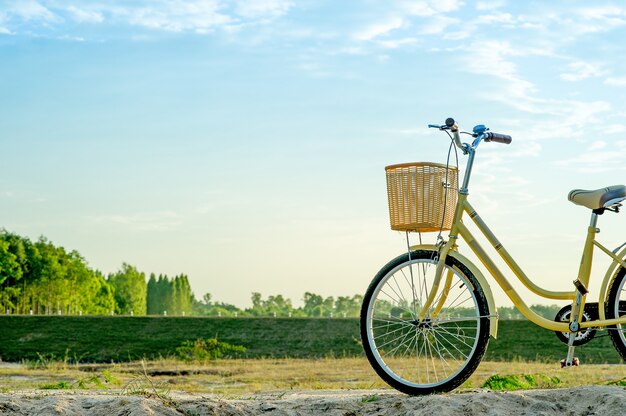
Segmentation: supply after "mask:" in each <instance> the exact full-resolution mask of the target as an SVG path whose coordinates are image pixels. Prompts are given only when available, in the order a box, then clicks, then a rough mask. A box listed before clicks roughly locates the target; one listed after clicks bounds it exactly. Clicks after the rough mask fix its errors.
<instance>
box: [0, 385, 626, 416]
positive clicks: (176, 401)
mask: <svg viewBox="0 0 626 416" xmlns="http://www.w3.org/2000/svg"><path fill="white" fill-rule="evenodd" d="M0 415H7V416H8V415H12V416H13V415H89V416H105V415H106V416H109V415H133V416H134V415H199V416H200V415H225V416H230V415H233V416H234V415H271V416H273V415H294V416H295V415H325V416H335V415H337V416H339V415H341V416H356V415H384V416H392V415H459V416H461V415H463V416H470V415H498V416H500V415H572V416H574V415H615V416H617V415H626V388H625V387H617V386H616V387H612V386H587V387H575V388H568V389H553V390H520V391H514V392H493V391H488V390H471V391H463V392H459V393H451V394H445V395H433V396H423V397H410V396H406V395H404V394H401V393H396V392H392V391H390V390H368V391H364V390H341V391H329V390H319V391H283V392H272V393H262V394H255V395H248V396H241V397H238V398H236V399H233V398H229V399H225V398H221V397H219V396H216V395H201V394H188V393H182V392H169V393H168V394H166V395H163V396H162V397H157V396H154V395H152V396H151V395H150V394H145V395H123V394H121V392H111V391H107V392H94V391H84V390H83V391H67V390H66V391H53V392H48V391H42V390H32V391H23V392H13V393H0Z"/></svg>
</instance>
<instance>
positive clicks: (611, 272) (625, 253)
mask: <svg viewBox="0 0 626 416" xmlns="http://www.w3.org/2000/svg"><path fill="white" fill-rule="evenodd" d="M617 257H619V258H620V259H622V260H626V247H624V248H623V249H622V250H620V252H619V253H617ZM619 267H623V266H622V265H621V264H620V263H618V262H617V261H615V260H613V262H612V263H611V265H610V266H609V268H608V269H607V270H606V274H605V275H604V280H602V286H600V297H599V298H598V314H599V316H600V319H606V314H605V307H606V300H607V297H608V296H609V284H610V283H611V282H612V281H613V279H614V278H615V274H616V273H617V272H618V271H619Z"/></svg>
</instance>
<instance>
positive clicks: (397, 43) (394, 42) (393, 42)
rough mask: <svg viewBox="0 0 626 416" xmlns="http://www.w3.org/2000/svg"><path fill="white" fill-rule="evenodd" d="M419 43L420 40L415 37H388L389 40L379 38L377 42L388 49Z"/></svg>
mask: <svg viewBox="0 0 626 416" xmlns="http://www.w3.org/2000/svg"><path fill="white" fill-rule="evenodd" d="M419 43H420V40H419V39H417V38H402V39H390V40H380V41H378V44H379V45H380V46H382V47H383V48H388V49H397V48H399V47H401V46H408V45H417V44H419Z"/></svg>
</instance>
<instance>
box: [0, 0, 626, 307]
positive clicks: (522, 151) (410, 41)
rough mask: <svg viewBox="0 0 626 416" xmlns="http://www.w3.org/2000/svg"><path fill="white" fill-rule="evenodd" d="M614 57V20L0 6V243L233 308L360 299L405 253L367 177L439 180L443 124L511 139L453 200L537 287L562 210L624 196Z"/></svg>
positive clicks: (420, 5)
mask: <svg viewBox="0 0 626 416" xmlns="http://www.w3.org/2000/svg"><path fill="white" fill-rule="evenodd" d="M625 38H626V6H624V5H623V4H622V3H620V2H593V3H590V2H583V1H557V2H550V3H545V2H535V1H528V2H513V1H508V2H507V1H479V2H471V1H456V0H440V1H401V0H397V1H309V0H304V1H296V0H294V1H287V0H258V1H219V0H211V1H199V0H197V1H193V0H190V1H165V0H162V1H132V2H130V1H107V2H90V1H80V2H78V1H71V0H54V1H0V63H1V65H0V143H1V144H2V155H3V157H2V162H3V163H2V164H3V166H2V168H3V172H4V174H3V175H1V176H0V218H1V219H2V221H1V222H0V224H1V225H2V226H3V227H5V228H7V229H8V230H10V231H13V232H17V233H19V234H22V235H26V236H29V237H31V238H33V239H35V238H37V237H38V236H40V235H45V236H46V237H48V238H49V239H51V240H52V241H53V242H54V243H55V244H59V245H63V246H65V247H66V248H69V249H77V250H78V251H79V252H80V253H81V254H83V255H84V256H85V257H86V258H87V259H88V261H89V262H90V265H91V266H92V267H94V268H98V269H100V270H102V271H104V272H105V273H109V272H113V271H115V270H117V269H118V268H119V266H120V265H121V263H122V262H123V261H125V262H128V263H131V264H133V265H136V266H137V267H138V268H140V269H141V270H143V271H145V272H146V273H150V272H155V273H167V274H170V275H174V274H178V273H186V274H188V275H189V278H190V282H191V285H192V288H193V289H194V291H195V293H196V295H198V296H199V297H201V296H202V294H204V293H205V292H211V293H212V294H213V297H214V298H215V299H219V300H222V301H226V302H230V303H235V304H237V305H240V306H246V305H247V304H249V297H250V293H251V292H252V291H259V292H261V293H262V294H263V295H265V296H267V295H270V294H278V293H280V294H284V295H287V296H288V297H290V298H291V299H292V300H293V301H294V303H296V304H299V302H300V300H301V297H302V294H303V293H304V292H305V291H311V292H315V293H320V294H323V295H325V296H328V295H334V296H337V295H352V294H355V293H363V292H364V290H365V288H366V287H367V285H368V283H369V281H370V280H371V278H372V277H373V276H374V274H375V273H376V272H377V271H378V269H379V268H380V267H382V265H384V264H385V263H386V262H387V260H389V259H390V258H391V257H394V256H395V255H397V254H399V253H400V252H401V251H402V250H403V249H404V244H405V243H404V236H403V235H401V234H398V233H396V232H392V231H391V230H389V228H388V217H387V215H388V214H387V207H386V191H385V183H384V170H383V168H384V166H385V165H388V164H393V163H400V162H408V161H425V160H429V161H437V162H441V161H444V160H445V155H446V152H447V142H446V138H445V136H443V135H442V134H440V133H437V132H434V131H429V130H428V129H427V128H426V125H427V124H428V123H437V122H442V121H443V120H445V118H446V117H449V116H453V117H455V118H456V119H457V120H458V121H459V123H460V125H461V126H462V128H465V129H467V130H469V129H471V127H472V126H473V125H475V124H486V125H488V126H490V127H491V128H492V129H493V130H494V131H498V132H501V133H508V134H511V135H512V136H513V137H514V141H513V144H512V145H510V146H499V145H497V144H485V145H483V146H482V147H481V148H480V154H479V155H478V162H477V166H476V171H475V176H474V177H473V182H472V187H471V189H470V191H471V193H472V194H471V195H472V196H471V197H470V198H471V199H472V200H473V202H474V205H475V207H476V208H477V209H478V211H479V212H480V213H481V214H482V216H483V217H484V218H485V219H486V220H487V222H488V223H489V224H490V225H491V226H492V229H493V230H494V232H496V234H497V235H498V236H499V237H500V240H502V242H503V243H504V244H505V246H506V247H507V248H508V249H509V251H510V252H511V253H512V254H513V255H514V256H515V257H516V258H517V259H518V260H519V263H520V264H521V265H522V266H523V267H524V268H525V269H527V270H528V272H529V274H530V275H531V277H532V278H533V280H535V281H537V282H538V283H539V284H541V285H543V286H546V287H547V288H551V289H556V288H558V287H560V286H562V285H568V284H570V282H571V281H572V280H573V279H574V277H575V274H576V271H577V267H578V262H579V255H580V251H581V249H582V244H583V237H584V232H585V231H586V227H587V222H588V212H587V210H586V209H584V208H581V207H576V206H574V205H572V204H571V203H569V202H567V200H566V196H567V193H568V192H569V190H571V189H573V188H587V189H595V188H600V187H603V186H608V185H613V184H622V183H625V182H626V178H625V176H626V164H625V163H624V162H625V156H624V152H625V150H626V139H624V136H623V135H624V132H625V131H626V107H625V105H624V103H625V102H626V100H625V98H626V97H625V92H626V69H624V68H626V62H625V61H626V58H625V57H626V50H625V49H626V44H624V42H623V39H625ZM620 220H621V221H620ZM600 227H601V228H602V230H603V231H602V234H601V237H602V238H601V240H602V241H604V242H606V245H607V246H609V247H614V246H617V245H619V244H621V242H623V241H622V240H623V239H624V233H623V230H624V228H625V227H624V222H623V219H622V218H620V217H619V216H615V215H612V214H611V215H605V216H604V217H603V218H602V220H601V222H600ZM429 238H430V237H429ZM620 239H621V240H620ZM466 252H467V251H466ZM550 256H552V257H553V258H550ZM598 273H599V274H602V271H601V270H599V271H598ZM593 289H594V287H592V292H593ZM595 289H597V287H595ZM496 296H497V297H498V300H499V301H500V303H501V304H507V301H506V300H505V299H504V298H503V296H502V294H501V293H498V292H497V291H496ZM531 299H532V300H533V301H537V300H538V299H536V298H531Z"/></svg>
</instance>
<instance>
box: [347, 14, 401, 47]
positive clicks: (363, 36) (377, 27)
mask: <svg viewBox="0 0 626 416" xmlns="http://www.w3.org/2000/svg"><path fill="white" fill-rule="evenodd" d="M404 24H405V21H404V19H403V18H401V17H392V18H390V19H388V20H387V21H385V22H383V23H377V24H374V25H372V26H370V27H368V28H366V29H365V30H363V31H361V32H358V33H356V34H354V36H353V37H354V38H355V39H356V40H361V41H368V40H372V39H375V38H377V37H380V36H384V35H387V34H389V33H390V32H392V31H394V30H396V29H400V28H401V27H402V26H404Z"/></svg>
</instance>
